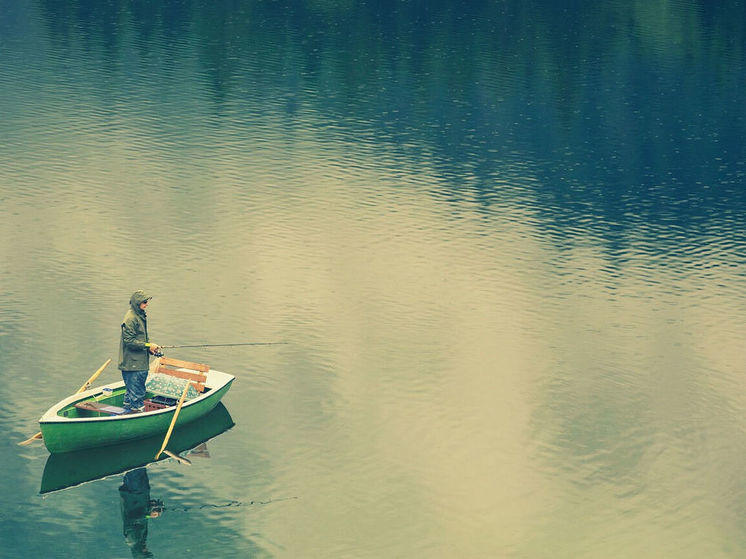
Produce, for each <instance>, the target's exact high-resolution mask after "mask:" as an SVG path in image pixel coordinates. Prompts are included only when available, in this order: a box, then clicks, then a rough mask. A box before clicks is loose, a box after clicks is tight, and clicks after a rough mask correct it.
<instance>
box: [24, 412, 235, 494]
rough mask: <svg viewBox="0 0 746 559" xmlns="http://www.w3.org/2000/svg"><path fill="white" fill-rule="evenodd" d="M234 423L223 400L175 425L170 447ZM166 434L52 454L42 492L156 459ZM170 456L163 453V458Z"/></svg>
mask: <svg viewBox="0 0 746 559" xmlns="http://www.w3.org/2000/svg"><path fill="white" fill-rule="evenodd" d="M231 427H233V419H232V418H231V416H230V414H229V413H228V410H227V409H225V406H224V405H223V404H222V403H219V404H218V405H217V406H216V407H215V408H214V409H213V410H212V411H211V412H210V413H208V414H207V415H205V416H204V417H202V418H200V419H199V420H198V421H192V422H191V423H187V424H186V425H183V426H181V427H177V428H176V429H174V431H173V433H172V434H171V439H170V441H169V444H168V447H169V448H170V449H172V451H173V452H175V453H177V454H178V453H179V452H184V451H185V450H189V449H192V448H194V447H196V446H198V445H200V443H203V442H205V441H207V440H209V439H212V438H213V437H216V436H218V435H220V434H221V433H223V432H225V431H227V430H228V429H230V428H231ZM162 442H163V437H162V436H161V435H160V434H159V435H157V436H153V437H149V438H146V439H140V440H136V441H129V442H125V443H122V444H119V445H113V446H106V447H99V448H90V449H86V450H79V451H77V452H66V453H63V454H51V455H50V456H49V458H48V459H47V464H46V466H45V467H44V474H43V476H42V480H41V489H40V490H39V492H40V493H49V492H51V491H57V490H59V489H65V488H67V487H72V486H74V485H79V484H81V483H84V482H86V481H93V480H96V479H100V478H103V477H106V476H110V475H114V474H119V473H122V472H125V471H127V470H132V469H134V468H138V467H140V466H145V465H147V464H149V463H151V462H155V460H154V459H153V457H154V456H155V453H156V452H157V451H158V449H159V448H160V446H161V443H162ZM165 458H167V456H165V455H163V458H162V460H163V459H165Z"/></svg>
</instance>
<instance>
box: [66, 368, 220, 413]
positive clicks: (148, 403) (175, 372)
mask: <svg viewBox="0 0 746 559" xmlns="http://www.w3.org/2000/svg"><path fill="white" fill-rule="evenodd" d="M209 370H210V367H209V366H207V365H204V364H202V363H192V362H190V361H181V360H178V359H172V358H166V357H163V358H160V359H159V360H158V361H157V362H156V363H155V366H154V367H153V368H151V371H150V373H151V374H150V376H148V382H147V384H146V390H147V392H146V394H145V410H144V412H141V413H147V412H151V411H155V410H159V409H163V408H167V407H172V406H175V405H176V404H177V402H178V400H179V398H180V396H181V394H182V392H183V391H184V390H185V388H186V386H187V385H190V386H189V388H188V390H187V394H186V400H190V399H192V398H196V397H197V396H199V395H200V394H205V393H207V392H209V391H210V387H208V386H207V385H206V382H207V372H208V371H209ZM124 394H125V387H124V386H120V387H119V388H115V389H113V390H110V391H103V390H102V391H101V392H98V393H96V394H94V395H92V396H88V397H86V398H83V399H81V400H78V401H77V402H72V403H70V404H68V405H66V406H64V407H63V408H61V409H60V410H59V411H58V412H57V415H59V416H60V417H67V418H71V419H74V418H89V417H108V416H115V415H123V414H124V413H125V409H124V407H123V406H124Z"/></svg>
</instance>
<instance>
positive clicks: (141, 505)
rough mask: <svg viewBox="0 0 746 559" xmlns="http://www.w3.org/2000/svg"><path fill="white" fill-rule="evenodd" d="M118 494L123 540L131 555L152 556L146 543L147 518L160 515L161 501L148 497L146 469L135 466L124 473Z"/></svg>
mask: <svg viewBox="0 0 746 559" xmlns="http://www.w3.org/2000/svg"><path fill="white" fill-rule="evenodd" d="M119 495H120V497H121V499H122V530H123V532H124V541H125V542H126V543H127V546H128V547H129V548H130V551H131V552H132V557H135V558H141V557H153V554H152V553H151V552H150V551H148V544H147V539H148V520H149V519H150V518H158V517H159V516H160V515H161V512H163V503H162V502H161V501H159V500H157V499H151V498H150V481H149V480H148V472H147V470H146V469H145V468H137V469H136V470H130V471H129V472H127V473H126V474H124V479H123V480H122V485H121V487H119Z"/></svg>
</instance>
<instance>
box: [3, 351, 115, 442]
mask: <svg viewBox="0 0 746 559" xmlns="http://www.w3.org/2000/svg"><path fill="white" fill-rule="evenodd" d="M109 363H111V359H108V360H107V361H106V363H104V364H103V365H101V367H100V368H99V370H98V371H96V372H95V373H93V375H91V378H89V379H88V380H87V381H85V382H84V383H83V386H81V387H80V388H79V389H78V391H77V392H76V394H79V393H81V392H84V391H86V390H88V389H89V388H90V387H91V383H92V382H93V381H94V380H96V379H97V378H98V375H100V374H101V373H103V372H104V369H105V368H106V367H108V366H109ZM37 439H41V431H39V432H38V433H37V434H36V435H34V436H33V437H31V438H30V439H26V440H25V441H21V442H20V443H18V444H19V445H21V446H26V445H28V444H31V443H32V442H34V441H35V440H37Z"/></svg>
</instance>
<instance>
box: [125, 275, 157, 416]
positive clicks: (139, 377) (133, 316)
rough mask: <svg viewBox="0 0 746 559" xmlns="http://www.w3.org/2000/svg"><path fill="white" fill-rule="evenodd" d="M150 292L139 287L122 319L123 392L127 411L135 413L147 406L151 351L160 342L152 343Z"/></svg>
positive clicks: (154, 351)
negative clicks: (149, 317)
mask: <svg viewBox="0 0 746 559" xmlns="http://www.w3.org/2000/svg"><path fill="white" fill-rule="evenodd" d="M151 298H152V297H150V295H147V294H146V293H145V292H144V291H143V290H141V289H140V290H137V291H135V292H134V293H133V294H132V297H130V308H129V309H127V312H126V313H125V314H124V319H123V320H122V339H121V342H120V344H119V370H120V371H122V378H123V379H124V385H125V387H126V389H127V390H126V393H125V395H124V409H125V413H136V412H140V411H143V410H144V409H145V402H144V401H143V399H144V398H145V380H146V379H147V378H148V366H149V363H150V354H152V353H157V352H158V350H159V349H160V348H159V347H158V345H156V344H153V343H150V338H149V337H148V317H147V313H146V312H145V310H146V309H147V307H148V303H149V302H150V299H151Z"/></svg>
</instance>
